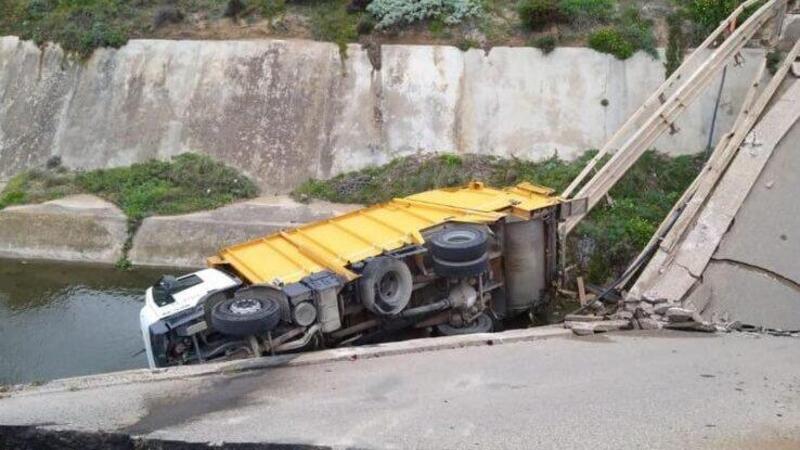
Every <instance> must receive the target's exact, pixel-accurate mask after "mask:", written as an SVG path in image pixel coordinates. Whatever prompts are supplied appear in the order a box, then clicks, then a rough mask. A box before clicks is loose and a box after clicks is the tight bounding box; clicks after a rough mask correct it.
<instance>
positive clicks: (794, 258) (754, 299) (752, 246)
mask: <svg viewBox="0 0 800 450" xmlns="http://www.w3.org/2000/svg"><path fill="white" fill-rule="evenodd" d="M798 174H800V122H796V123H795V124H794V125H793V126H792V128H791V129H790V130H789V132H788V133H787V134H786V135H785V136H784V137H783V139H782V140H781V141H780V143H779V144H778V145H777V146H776V147H775V150H774V151H773V153H772V156H771V158H770V159H769V161H768V162H767V164H766V166H765V167H764V169H763V171H762V172H761V174H760V175H759V177H758V179H757V181H756V183H755V184H754V185H753V187H752V189H751V190H750V192H749V193H748V195H747V198H746V199H745V201H744V202H743V203H742V206H741V207H740V208H739V211H738V212H737V213H736V216H735V217H734V220H733V224H732V226H731V228H730V229H729V230H728V232H727V233H726V234H725V236H724V237H723V239H722V242H721V243H720V245H719V248H717V250H716V251H715V252H714V255H713V256H712V259H711V262H710V263H709V265H708V267H707V268H706V270H705V271H704V273H703V277H702V279H701V280H700V282H699V284H698V287H697V288H696V289H694V291H693V292H692V293H691V294H690V295H689V296H688V297H687V300H688V301H691V302H693V303H694V304H695V305H696V306H697V307H698V309H700V310H701V311H702V313H703V316H704V317H705V318H707V319H712V318H725V317H728V318H730V319H733V320H739V321H741V322H744V323H747V324H750V325H756V326H766V327H771V328H780V329H786V330H799V329H800V264H798V255H800V202H798V201H797V198H798V197H799V196H800V175H798Z"/></svg>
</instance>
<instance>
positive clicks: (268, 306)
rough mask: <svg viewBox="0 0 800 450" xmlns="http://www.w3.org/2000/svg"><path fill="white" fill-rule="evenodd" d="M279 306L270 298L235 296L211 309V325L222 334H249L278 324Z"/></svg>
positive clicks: (265, 330)
mask: <svg viewBox="0 0 800 450" xmlns="http://www.w3.org/2000/svg"><path fill="white" fill-rule="evenodd" d="M280 320H281V307H280V305H279V304H278V302H277V301H276V300H274V299H271V298H252V297H235V298H231V299H228V300H223V301H221V302H219V303H217V304H216V305H215V306H214V309H212V310H211V325H212V326H213V327H214V329H216V330H217V331H219V332H220V333H223V334H229V335H232V336H251V335H255V334H261V333H266V332H267V331H271V330H273V329H275V327H276V326H278V322H280Z"/></svg>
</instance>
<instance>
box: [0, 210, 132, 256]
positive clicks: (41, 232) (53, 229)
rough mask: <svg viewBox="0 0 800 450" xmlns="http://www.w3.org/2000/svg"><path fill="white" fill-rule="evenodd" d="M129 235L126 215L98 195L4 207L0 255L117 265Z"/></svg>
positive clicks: (0, 233) (0, 229)
mask: <svg viewBox="0 0 800 450" xmlns="http://www.w3.org/2000/svg"><path fill="white" fill-rule="evenodd" d="M126 239H127V218H126V217H125V214H124V213H123V212H122V211H121V210H120V209H119V208H117V207H116V206H115V205H113V204H111V203H109V202H106V201H105V200H102V199H100V198H97V197H95V196H92V195H73V196H68V197H64V198H62V199H58V200H52V201H49V202H45V203H41V204H36V205H22V206H10V207H8V208H5V209H3V210H1V211H0V257H6V258H18V259H51V260H61V261H78V262H91V263H104V264H113V263H115V262H116V261H117V260H119V259H120V258H121V257H122V255H123V250H122V249H123V245H124V243H125V240H126Z"/></svg>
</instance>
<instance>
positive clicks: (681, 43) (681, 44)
mask: <svg viewBox="0 0 800 450" xmlns="http://www.w3.org/2000/svg"><path fill="white" fill-rule="evenodd" d="M667 25H668V27H669V28H668V32H669V37H668V38H667V52H666V53H667V54H666V57H667V61H666V62H665V63H664V70H665V72H666V77H667V78H668V77H669V76H670V75H672V72H675V71H676V70H678V67H680V66H681V64H682V63H683V50H684V48H685V47H686V37H685V36H684V34H683V27H682V26H681V17H680V15H679V14H671V15H670V16H669V17H668V18H667Z"/></svg>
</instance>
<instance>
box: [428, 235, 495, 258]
mask: <svg viewBox="0 0 800 450" xmlns="http://www.w3.org/2000/svg"><path fill="white" fill-rule="evenodd" d="M487 239H488V238H487V235H486V232H485V231H483V230H481V229H480V228H476V227H469V226H457V227H452V228H446V229H444V230H442V231H439V232H438V233H436V234H434V235H433V236H432V237H431V240H430V245H429V246H430V250H431V254H433V257H434V258H437V259H440V260H443V261H451V262H466V261H474V260H476V259H478V258H480V257H481V256H483V254H484V253H486V244H487Z"/></svg>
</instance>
